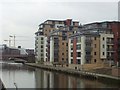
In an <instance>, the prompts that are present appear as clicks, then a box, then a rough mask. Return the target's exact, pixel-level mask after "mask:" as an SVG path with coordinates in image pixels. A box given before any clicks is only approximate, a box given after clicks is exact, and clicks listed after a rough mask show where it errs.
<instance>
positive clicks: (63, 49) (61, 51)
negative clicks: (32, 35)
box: [48, 30, 72, 62]
mask: <svg viewBox="0 0 120 90" xmlns="http://www.w3.org/2000/svg"><path fill="white" fill-rule="evenodd" d="M71 34H72V32H71V31H67V30H58V31H56V32H52V33H51V35H50V53H48V55H49V56H50V62H53V61H54V62H68V37H69V35H71Z"/></svg>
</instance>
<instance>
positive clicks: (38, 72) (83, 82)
mask: <svg viewBox="0 0 120 90" xmlns="http://www.w3.org/2000/svg"><path fill="white" fill-rule="evenodd" d="M0 77H1V80H2V81H3V83H4V86H5V87H6V88H14V89H16V88H33V89H35V88H115V87H118V86H117V85H114V84H113V83H111V84H108V83H106V82H99V81H97V80H87V79H84V78H80V77H77V76H71V75H68V74H63V73H58V72H51V71H45V70H42V69H38V68H33V67H30V66H26V65H23V64H20V63H13V62H1V63H0Z"/></svg>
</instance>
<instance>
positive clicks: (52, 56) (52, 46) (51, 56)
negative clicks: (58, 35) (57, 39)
mask: <svg viewBox="0 0 120 90" xmlns="http://www.w3.org/2000/svg"><path fill="white" fill-rule="evenodd" d="M53 61H54V40H53V37H51V38H50V62H53Z"/></svg>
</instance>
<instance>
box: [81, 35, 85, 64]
mask: <svg viewBox="0 0 120 90" xmlns="http://www.w3.org/2000/svg"><path fill="white" fill-rule="evenodd" d="M85 39H86V37H85V36H82V37H81V65H83V64H85V55H86V53H85Z"/></svg>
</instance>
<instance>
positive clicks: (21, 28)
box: [0, 0, 118, 48]
mask: <svg viewBox="0 0 120 90" xmlns="http://www.w3.org/2000/svg"><path fill="white" fill-rule="evenodd" d="M59 1H60V0H59ZM59 1H58V2H57V1H56V2H55V1H54V0H52V1H51V2H48V1H47V0H45V1H44V2H43V1H41V0H39V1H38V0H20V1H17V0H1V2H0V44H1V43H7V42H4V40H6V39H7V40H8V39H9V35H16V46H18V45H20V46H22V47H24V48H34V42H35V41H34V37H35V35H34V33H35V32H36V31H37V30H38V25H39V24H40V23H42V22H44V21H45V20H47V19H58V20H65V19H68V18H70V19H73V20H76V21H80V23H81V24H86V23H91V22H97V21H99V22H100V21H116V20H118V2H117V1H118V0H109V1H108V0H106V2H103V1H101V2H96V1H95V0H91V2H90V1H89V2H87V0H85V1H84V2H83V1H77V0H72V2H68V0H64V1H63V0H62V1H61V2H59ZM99 1H100V0H99ZM12 45H13V43H12Z"/></svg>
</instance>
